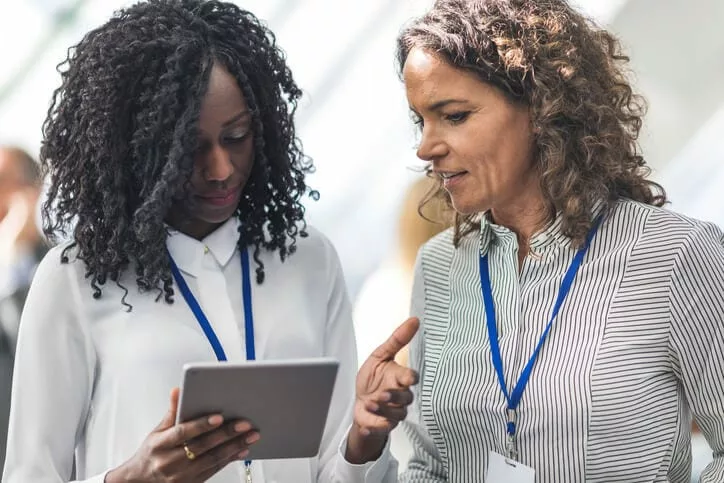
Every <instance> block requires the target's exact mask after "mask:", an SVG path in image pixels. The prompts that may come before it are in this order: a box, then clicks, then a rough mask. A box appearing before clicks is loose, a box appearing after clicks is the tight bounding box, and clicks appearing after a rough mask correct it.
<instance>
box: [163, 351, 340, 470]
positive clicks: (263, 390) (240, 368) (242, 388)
mask: <svg viewBox="0 0 724 483" xmlns="http://www.w3.org/2000/svg"><path fill="white" fill-rule="evenodd" d="M338 367H339V362H338V361H336V360H334V359H330V358H319V359H290V360H271V361H249V362H242V363H230V362H203V363H193V364H186V365H185V366H184V371H183V383H182V384H181V395H180V398H179V408H178V414H177V422H185V421H189V420H192V419H196V418H198V417H202V416H208V415H210V414H221V415H223V416H224V420H225V421H232V420H236V419H247V420H249V421H250V422H251V423H252V425H253V426H254V427H255V428H256V429H258V430H259V433H260V434H261V439H260V440H259V441H258V442H257V443H254V444H253V445H252V446H251V448H249V456H248V458H249V459H250V460H263V459H282V458H311V457H314V456H316V455H317V454H318V453H319V446H320V443H321V441H322V434H323V433H324V426H325V423H326V421H327V413H328V412H329V405H330V402H331V400H332V392H333V391H334V382H335V378H336V376H337V369H338Z"/></svg>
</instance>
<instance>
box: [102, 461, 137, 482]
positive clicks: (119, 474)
mask: <svg viewBox="0 0 724 483" xmlns="http://www.w3.org/2000/svg"><path fill="white" fill-rule="evenodd" d="M135 481H136V480H135V479H134V478H133V475H132V474H131V472H129V471H128V464H127V463H124V464H122V465H121V466H119V467H118V468H114V469H112V470H111V471H109V472H108V473H106V477H105V478H104V479H103V483H130V482H135Z"/></svg>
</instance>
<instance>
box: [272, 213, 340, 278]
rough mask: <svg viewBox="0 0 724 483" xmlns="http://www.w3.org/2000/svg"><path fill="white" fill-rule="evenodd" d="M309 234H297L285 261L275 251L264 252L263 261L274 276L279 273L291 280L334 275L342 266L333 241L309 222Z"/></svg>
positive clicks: (307, 230) (306, 230) (307, 228)
mask: <svg viewBox="0 0 724 483" xmlns="http://www.w3.org/2000/svg"><path fill="white" fill-rule="evenodd" d="M304 232H305V233H306V236H301V234H297V236H296V240H295V242H294V245H293V246H294V253H291V254H289V255H288V256H287V257H286V258H285V259H284V261H283V262H282V261H281V260H280V259H279V256H278V255H277V254H276V252H267V253H266V254H265V255H264V265H265V267H266V270H267V272H268V275H269V276H270V277H272V278H274V277H276V276H277V275H279V276H280V277H284V278H287V279H290V280H307V281H311V280H317V281H318V280H320V277H322V278H324V279H327V278H335V277H336V273H337V272H338V271H339V270H341V269H340V261H339V256H338V255H337V251H336V249H335V248H334V245H333V244H332V242H331V241H330V240H329V238H327V236H326V235H324V234H323V233H322V232H321V231H319V230H318V229H316V228H314V227H312V226H307V227H306V228H305V230H304Z"/></svg>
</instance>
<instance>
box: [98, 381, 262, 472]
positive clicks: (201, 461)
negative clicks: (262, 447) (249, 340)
mask: <svg viewBox="0 0 724 483" xmlns="http://www.w3.org/2000/svg"><path fill="white" fill-rule="evenodd" d="M178 397H179V390H178V388H175V389H174V390H173V391H171V407H170V409H169V411H168V413H167V414H166V416H165V417H164V418H163V420H162V421H161V423H160V424H159V425H158V426H157V427H156V429H154V430H153V431H152V432H151V434H149V435H148V437H146V439H145V440H144V441H143V444H142V445H141V447H140V448H139V450H138V451H137V452H136V454H135V455H133V457H132V458H131V459H130V460H128V461H127V462H126V463H124V464H123V465H121V466H119V467H118V468H116V469H114V470H112V471H110V472H109V473H108V474H107V475H106V478H105V483H117V482H118V483H120V482H138V483H161V482H164V483H166V482H174V483H198V482H200V481H206V480H207V479H209V478H211V477H212V476H213V475H214V474H215V473H217V472H219V471H220V470H221V469H222V468H224V467H225V466H226V465H228V464H229V463H231V462H232V461H238V460H243V459H244V458H245V457H246V455H247V454H248V453H249V450H248V448H249V446H251V445H252V444H254V443H256V442H257V441H258V440H259V433H257V432H256V431H254V430H253V429H252V426H251V424H250V423H249V422H248V421H233V422H229V423H224V421H223V418H222V417H221V416H220V415H218V414H217V415H212V416H209V417H204V418H199V419H196V420H193V421H189V422H186V423H181V424H175V422H176V407H177V405H178ZM184 445H186V448H188V449H189V451H191V455H192V456H193V458H192V459H190V458H189V456H187V454H186V448H185V447H184Z"/></svg>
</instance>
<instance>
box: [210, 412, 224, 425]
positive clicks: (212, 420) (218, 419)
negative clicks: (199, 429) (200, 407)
mask: <svg viewBox="0 0 724 483" xmlns="http://www.w3.org/2000/svg"><path fill="white" fill-rule="evenodd" d="M223 422H224V418H222V417H221V416H219V415H218V414H215V415H213V416H211V417H210V418H209V424H210V425H212V426H218V425H219V424H221V423H223Z"/></svg>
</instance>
